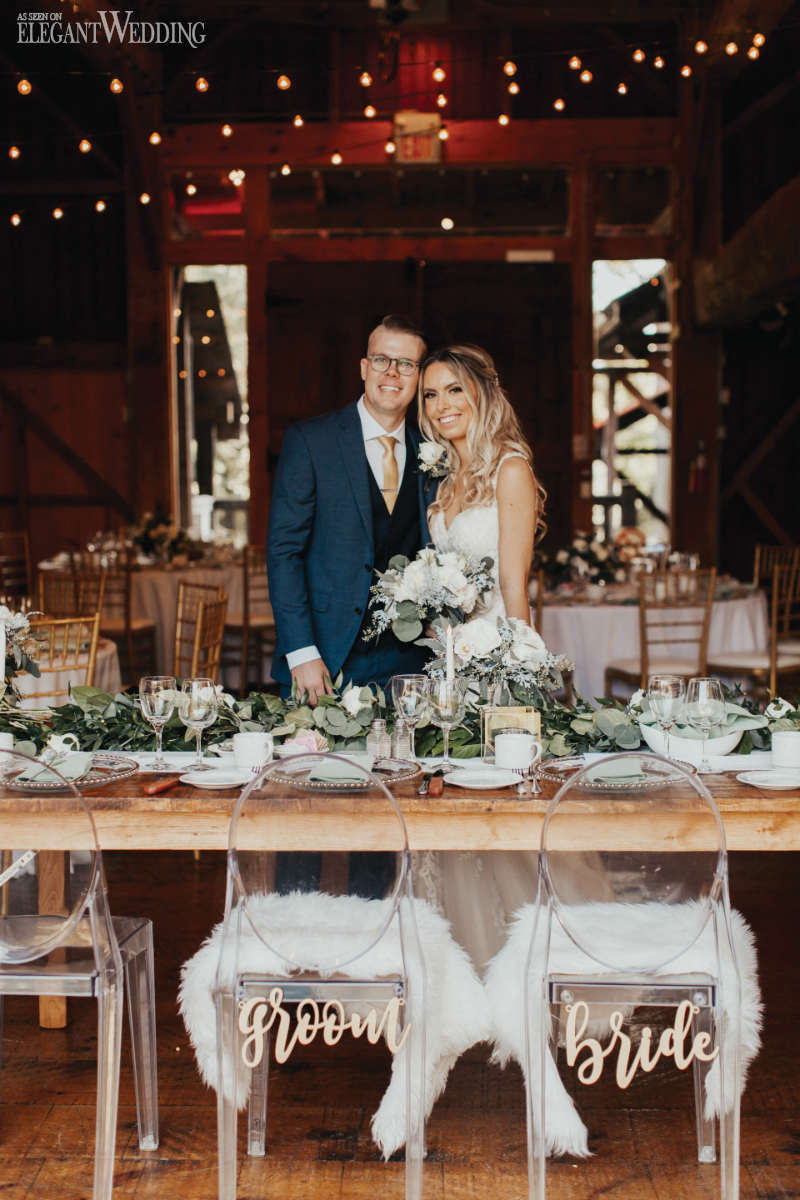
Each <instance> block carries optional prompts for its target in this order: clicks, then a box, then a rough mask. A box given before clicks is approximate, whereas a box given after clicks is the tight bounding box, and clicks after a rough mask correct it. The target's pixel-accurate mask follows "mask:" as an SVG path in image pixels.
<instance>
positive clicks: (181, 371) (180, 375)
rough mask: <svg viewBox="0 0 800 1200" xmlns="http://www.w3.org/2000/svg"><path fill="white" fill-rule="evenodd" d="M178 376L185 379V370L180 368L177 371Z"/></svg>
mask: <svg viewBox="0 0 800 1200" xmlns="http://www.w3.org/2000/svg"><path fill="white" fill-rule="evenodd" d="M178 378H179V379H185V378H186V371H185V370H183V369H181V370H180V371H178Z"/></svg>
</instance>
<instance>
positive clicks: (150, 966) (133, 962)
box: [125, 926, 158, 1150]
mask: <svg viewBox="0 0 800 1200" xmlns="http://www.w3.org/2000/svg"><path fill="white" fill-rule="evenodd" d="M147 934H148V936H147V946H146V947H145V949H144V950H143V951H142V952H141V953H140V954H135V955H132V956H131V957H130V958H129V959H127V960H126V963H125V982H126V986H127V992H128V1020H129V1022H130V1027H131V1054H132V1058H133V1081H134V1088H135V1091H136V1123H137V1125H138V1128H139V1147H140V1149H142V1150H157V1149H158V1059H157V1054H156V992H155V963H154V959H153V929H152V926H150V927H149V928H148V931H147Z"/></svg>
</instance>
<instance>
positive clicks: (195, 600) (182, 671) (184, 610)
mask: <svg viewBox="0 0 800 1200" xmlns="http://www.w3.org/2000/svg"><path fill="white" fill-rule="evenodd" d="M215 600H226V601H227V596H226V595H225V590H224V588H223V587H222V585H221V584H220V585H219V586H217V585H216V584H213V583H192V582H191V581H190V580H187V579H180V580H179V581H178V603H177V612H176V619H175V654H174V657H173V667H172V673H173V675H176V676H178V677H179V678H181V679H188V678H189V677H190V676H191V675H193V674H194V672H193V671H192V662H193V660H194V647H195V638H196V633H197V624H198V619H199V610H200V605H201V604H202V603H205V604H213V602H214V601H215ZM223 623H224V619H223Z"/></svg>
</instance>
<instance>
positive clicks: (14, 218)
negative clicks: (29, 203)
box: [11, 213, 22, 226]
mask: <svg viewBox="0 0 800 1200" xmlns="http://www.w3.org/2000/svg"><path fill="white" fill-rule="evenodd" d="M11 224H12V225H14V226H16V225H21V224H22V217H21V216H20V215H19V213H12V214H11Z"/></svg>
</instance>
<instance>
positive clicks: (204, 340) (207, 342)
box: [200, 333, 211, 346]
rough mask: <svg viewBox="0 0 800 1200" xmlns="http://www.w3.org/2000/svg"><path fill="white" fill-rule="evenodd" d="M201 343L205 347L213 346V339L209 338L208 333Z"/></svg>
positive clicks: (201, 339)
mask: <svg viewBox="0 0 800 1200" xmlns="http://www.w3.org/2000/svg"><path fill="white" fill-rule="evenodd" d="M200 341H201V342H202V343H203V345H204V346H210V345H211V338H210V337H209V336H208V334H207V333H204V334H203V336H202V337H201V338H200Z"/></svg>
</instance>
